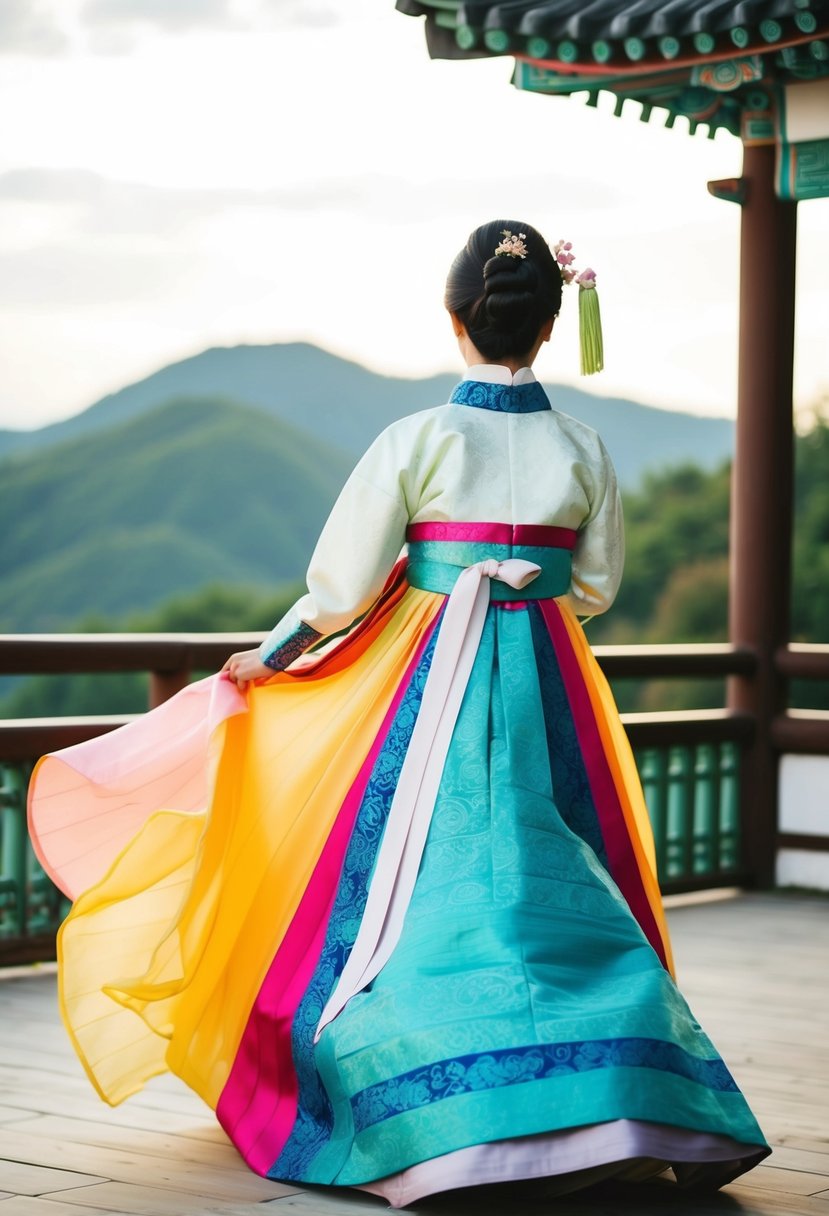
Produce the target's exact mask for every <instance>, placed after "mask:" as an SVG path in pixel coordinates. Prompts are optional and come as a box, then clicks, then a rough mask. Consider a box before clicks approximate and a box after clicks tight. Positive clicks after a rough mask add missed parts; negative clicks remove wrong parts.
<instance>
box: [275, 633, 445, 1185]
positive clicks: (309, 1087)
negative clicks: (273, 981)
mask: <svg viewBox="0 0 829 1216" xmlns="http://www.w3.org/2000/svg"><path fill="white" fill-rule="evenodd" d="M439 628H440V622H438V625H437V627H436V628H435V629H434V631H433V633H432V636H431V638H430V640H429V643H428V645H427V646H426V648H425V650H424V652H423V655H422V657H421V659H420V662H419V664H418V666H417V668H416V670H415V673H414V675H413V676H412V679H411V681H410V683H409V687H408V689H407V690H406V693H405V695H404V697H403V700H402V702H401V704H400V707H399V709H398V711H397V713H396V714H395V716H394V720H393V722H392V724H391V727H390V728H389V733H388V735H387V736H386V740H385V742H384V744H383V747H382V749H381V751H380V754H379V755H378V757H377V760H376V761H375V764H374V768H373V769H372V772H371V776H370V778H369V781H368V785H367V786H366V791H365V794H364V795H363V800H362V802H361V804H360V809H359V811H358V812H357V818H356V821H355V824H354V830H353V832H352V836H351V840H350V842H349V845H348V849H347V850H346V855H345V860H344V862H343V870H342V875H341V876H340V883H339V886H338V888H337V894H336V898H335V901H334V907H333V909H332V911H331V918H330V920H329V922H328V930H327V933H326V937H325V943H324V945H323V948H322V952H321V954H320V958H319V961H318V963H317V966H316V968H315V970H314V974H313V976H312V977H311V982H310V984H309V985H308V988H307V991H306V992H305V995H304V996H303V998H302V1001H301V1002H300V1004H299V1007H298V1008H297V1011H296V1014H295V1016H294V1022H293V1028H292V1033H291V1041H292V1054H293V1060H294V1068H295V1070H296V1075H297V1082H298V1087H299V1098H298V1104H297V1118H296V1122H295V1124H294V1127H293V1130H292V1131H291V1135H290V1136H289V1138H288V1140H287V1141H286V1143H285V1146H284V1148H283V1149H282V1152H281V1153H280V1155H279V1157H278V1158H277V1160H276V1162H275V1163H274V1165H273V1166H272V1168H271V1169H270V1170H269V1171H268V1174H269V1176H270V1177H271V1178H294V1179H301V1178H303V1177H304V1176H305V1174H306V1171H307V1169H308V1166H309V1164H310V1163H311V1162H312V1161H313V1159H314V1157H315V1156H316V1155H317V1153H318V1152H319V1150H320V1149H321V1148H322V1147H323V1146H324V1145H325V1144H326V1143H327V1142H328V1140H329V1138H330V1136H331V1131H332V1128H333V1125H334V1112H333V1110H332V1107H331V1101H330V1099H329V1096H328V1093H327V1092H326V1089H325V1087H324V1085H323V1083H322V1080H321V1078H320V1075H319V1072H318V1070H317V1062H316V1057H315V1051H314V1034H315V1032H316V1028H317V1025H318V1023H319V1020H320V1016H321V1014H322V1011H323V1009H324V1007H325V1005H326V1002H327V1001H328V998H329V996H330V995H331V993H332V991H333V989H334V985H335V983H336V982H337V979H338V978H339V976H340V975H341V973H342V970H343V967H344V966H345V964H346V962H347V960H348V956H349V954H350V953H351V948H352V946H353V945H354V941H355V939H356V936H357V930H358V929H359V927H360V921H361V920H362V916H363V911H364V909H365V905H366V899H367V896H368V886H369V878H370V876H371V872H372V869H373V866H374V861H375V858H376V856H377V850H378V849H379V847H380V842H381V840H382V838H383V831H384V829H385V826H386V819H387V817H388V813H389V810H390V808H391V803H392V798H393V797H394V791H395V788H396V786H397V781H398V778H399V776H400V769H401V767H402V765H403V758H404V756H405V755H406V750H407V748H408V746H409V741H410V739H411V737H412V731H413V729H414V725H415V722H416V720H417V714H418V711H419V709H420V702H421V699H422V697H423V688H424V685H425V683H426V677H427V675H428V674H429V668H430V667H431V663H432V656H433V654H434V649H435V643H436V642H437V636H438V632H439Z"/></svg>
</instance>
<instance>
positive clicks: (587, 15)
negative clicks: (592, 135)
mask: <svg viewBox="0 0 829 1216" xmlns="http://www.w3.org/2000/svg"><path fill="white" fill-rule="evenodd" d="M397 8H398V9H399V10H400V11H401V12H403V13H407V14H409V15H411V16H425V18H426V38H427V45H428V48H429V53H430V54H431V56H432V57H433V58H439V59H465V58H480V57H487V56H493V55H511V56H513V57H514V59H515V74H514V77H513V83H514V84H516V85H517V86H518V87H519V88H522V89H529V90H531V91H534V92H542V93H554V94H556V93H557V94H567V93H575V92H580V91H586V92H587V93H588V94H589V100H590V101H591V102H592V103H593V104H595V103H596V101H597V100H598V96H599V93H600V92H601V91H603V90H604V91H608V92H611V93H614V94H615V95H616V98H617V102H616V112H617V113H621V109H622V107H623V105H624V102H625V100H626V99H627V98H630V99H633V100H636V101H639V102H641V104H642V107H643V109H642V113H641V117H642V118H643V119H645V120H647V119H648V118H649V117H650V113H651V110H652V108H653V107H654V106H659V107H662V108H664V109H666V110H667V111H668V115H669V116H668V123H669V124H672V123H673V121H674V120H675V118H676V117H677V116H678V115H685V116H687V118H688V119H689V121H690V129H691V131H692V132H693V131H695V130H696V128H697V126H698V125H699V124H700V123H703V124H705V125H706V126H707V128H708V132H709V134H711V135H713V134H714V133H715V132H716V130H717V129H718V128H721V127H724V128H726V129H727V130H729V131H732V132H733V133H734V134H735V135H739V134H741V133H742V134H743V135H745V133H746V121H747V120H748V122H749V126H750V124H751V120H752V117H754V118H755V119H756V123H757V125H758V126H759V127H762V125H763V123H764V122H765V121H766V118H765V117H764V116H767V115H768V113H769V111H770V110H771V109H772V107H773V100H774V97H773V95H774V92H775V90H779V89H781V88H783V87H784V86H785V85H787V84H791V83H795V82H801V81H813V80H817V79H820V78H822V77H826V76H829V0H592V3H591V2H590V0H587V3H584V2H583V0H548V2H546V3H545V2H543V0H502V2H501V3H492V2H491V0H397Z"/></svg>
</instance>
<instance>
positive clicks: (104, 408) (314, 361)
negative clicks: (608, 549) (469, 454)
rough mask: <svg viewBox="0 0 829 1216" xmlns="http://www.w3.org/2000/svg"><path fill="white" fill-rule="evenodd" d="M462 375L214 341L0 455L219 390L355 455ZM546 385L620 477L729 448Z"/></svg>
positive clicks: (726, 427)
mask: <svg viewBox="0 0 829 1216" xmlns="http://www.w3.org/2000/svg"><path fill="white" fill-rule="evenodd" d="M458 378H459V377H458V375H457V374H451V373H447V374H444V375H439V376H432V377H429V378H427V379H423V380H408V379H403V378H396V377H392V376H381V375H378V374H377V373H375V372H371V371H369V370H368V369H366V368H364V367H362V366H360V364H358V363H353V362H350V361H348V360H346V359H341V358H339V357H338V356H336V355H332V354H330V353H329V352H327V351H324V350H320V349H319V347H316V346H311V345H309V344H307V343H302V342H298V343H275V344H273V345H268V346H234V347H212V348H211V349H209V350H206V351H203V352H202V353H201V354H198V355H194V356H193V357H192V358H189V359H183V360H181V361H180V362H177V363H172V364H170V365H169V366H168V367H164V368H161V370H160V371H157V372H154V373H153V374H152V375H151V376H147V377H146V378H145V379H143V380H139V381H138V382H137V383H135V384H131V385H128V386H127V387H126V388H123V389H121V390H120V391H119V392H116V393H111V394H110V395H109V396H107V397H103V398H102V399H101V400H100V401H97V402H96V403H95V404H94V405H91V406H90V407H89V408H88V409H86V410H84V411H83V412H82V413H80V414H76V415H75V416H74V417H73V418H68V419H66V420H64V421H62V422H56V423H53V424H52V425H51V426H46V427H42V428H40V429H39V430H34V431H8V430H6V431H0V457H2V456H4V455H11V454H22V453H31V452H34V451H37V450H43V449H44V448H46V447H49V446H50V445H53V444H55V443H56V442H62V441H64V440H67V439H76V438H80V437H81V436H92V435H94V434H96V433H98V432H100V431H101V430H103V429H105V428H107V427H112V426H114V425H116V424H118V423H125V422H128V421H129V420H131V419H137V418H139V417H140V416H142V415H144V414H146V413H147V411H149V410H153V409H156V408H157V407H158V406H160V405H162V404H163V403H165V402H167V401H170V400H171V399H175V398H181V397H198V398H208V397H209V398H215V397H225V398H228V399H231V400H233V401H236V402H240V403H244V404H246V405H248V406H252V407H253V408H255V409H259V410H262V411H264V412H265V413H267V414H268V415H270V416H271V417H273V418H276V419H279V420H281V421H282V422H285V423H287V424H289V425H290V426H291V427H294V428H298V429H300V430H302V431H303V432H304V433H305V434H307V435H308V436H310V437H311V438H312V439H316V437H318V436H320V435H322V436H324V437H325V440H326V442H327V443H329V444H332V445H334V446H336V447H339V448H341V449H342V450H343V451H344V452H348V453H350V455H351V459H352V463H353V458H354V457H356V456H357V455H359V454H360V453H361V452H362V451H363V450H364V449H365V448H366V447H367V446H368V444H369V443H370V442H371V440H372V439H373V438H374V436H375V435H377V434H378V433H379V432H380V431H381V430H382V429H383V428H384V427H385V426H388V424H389V423H390V422H393V421H394V420H395V419H397V418H401V417H403V415H405V414H410V413H413V412H414V411H416V410H421V409H428V408H429V407H431V406H434V405H440V404H442V403H443V402H445V401H446V400H447V398H448V396H449V393H450V391H451V389H452V386H453V385H454V384H455V382H456V381H457V380H458ZM547 388H548V391H549V393H550V398H551V400H552V403H553V406H554V408H555V409H558V410H561V411H562V412H563V413H565V414H572V415H573V416H574V417H576V418H580V419H581V420H582V421H583V422H586V423H587V424H588V426H592V427H594V428H595V429H596V430H598V431H599V433H600V434H601V435H602V437H603V439H604V441H605V443H606V444H607V447H608V449H609V451H610V453H611V455H612V457H613V460H614V462H615V464H616V467H617V470H618V472H619V477H620V480H621V482H622V484H623V485H624V486H627V487H631V488H632V487H635V486H637V485H638V484H639V482H640V480H641V476H642V473H643V472H644V471H645V470H646V469H652V468H662V467H664V466H665V465H668V464H676V463H680V462H683V461H693V462H694V463H696V464H698V465H700V466H701V467H702V468H706V469H710V468H713V467H715V466H716V465H717V464H719V463H721V462H722V461H723V460H725V459H727V458H728V457H729V456H730V455H731V452H732V449H733V436H734V428H733V423H732V422H730V421H728V420H727V419H723V418H703V417H697V416H696V415H692V414H684V413H678V412H676V411H673V410H660V409H655V408H653V407H650V406H644V405H640V404H637V403H636V402H633V401H626V400H624V399H621V398H609V397H601V396H594V395H593V394H592V393H585V392H582V391H581V390H579V389H575V388H570V387H569V386H566V385H547Z"/></svg>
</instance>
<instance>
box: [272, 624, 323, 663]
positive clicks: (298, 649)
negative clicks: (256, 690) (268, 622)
mask: <svg viewBox="0 0 829 1216" xmlns="http://www.w3.org/2000/svg"><path fill="white" fill-rule="evenodd" d="M322 636H323V635H322V634H321V633H317V631H316V629H312V627H311V626H310V625H306V624H305V622H304V621H301V620H300V619H299V617H298V616H297V615H296V613H295V612H294V610H293V609H291V611H290V612H288V613H286V615H285V616H284V617H283V618H282V620H281V621H280V622H279V624H278V625H277V626H276V627H275V628H274V629H272V630H271V632H270V633H269V634H268V636H267V637H266V638H265V640H264V642H263V643H262V645H261V646H260V647H259V658H260V659H261V660H262V662H263V663H264V664H265V666H266V667H270V668H272V670H273V671H284V670H285V668H286V667H288V666H289V665H290V664H291V663H293V661H294V659H298V658H299V656H300V655H301V654H304V653H305V651H306V650H307V649H308V647H309V646H313V644H314V642H318V641H319V639H320V638H321V637H322Z"/></svg>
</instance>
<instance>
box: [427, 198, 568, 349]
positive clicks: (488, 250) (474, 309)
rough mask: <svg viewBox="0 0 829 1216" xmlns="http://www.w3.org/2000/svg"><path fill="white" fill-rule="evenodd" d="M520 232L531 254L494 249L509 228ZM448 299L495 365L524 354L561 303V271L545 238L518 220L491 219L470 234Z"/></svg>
mask: <svg viewBox="0 0 829 1216" xmlns="http://www.w3.org/2000/svg"><path fill="white" fill-rule="evenodd" d="M505 231H509V232H510V233H517V234H518V238H519V241H520V242H521V248H520V249H519V248H518V246H515V245H514V246H512V247H513V248H516V249H518V253H519V255H520V253H521V251H522V250H526V257H521V256H517V257H516V256H510V254H509V253H508V252H507V251H506V249H505V250H504V252H503V253H500V254H497V255H496V253H495V250H496V249H498V248H499V247H501V246H503V245H504V244H505V243H506V238H505V237H504V232H505ZM443 302H444V304H445V305H446V307H447V308H448V309H449V311H450V312H451V313H454V314H455V315H456V316H457V317H458V318H459V319H460V321H461V323H462V324H463V325H464V327H465V328H466V332H467V333H468V334H469V337H470V338H471V339H472V342H473V345H474V346H475V348H476V349H477V350H478V351H480V353H481V354H482V355H483V356H484V358H485V359H486V360H487V361H488V362H490V363H498V362H500V361H501V360H503V359H507V358H510V359H511V358H523V357H524V356H525V355H527V354H528V353H529V352H530V351H531V350H532V349H533V345H534V343H535V342H536V341H537V340H538V335H539V332H540V330H541V326H542V325H544V323H545V322H546V321H549V320H551V318H554V317H556V316H557V315H558V310H559V308H560V307H561V272H560V269H559V266H558V263H557V262H556V260H555V257H554V256H553V254H552V251H551V250H550V247H549V245H548V244H547V242H546V241H545V240H544V237H543V236H542V235H541V233H540V232H538V230H537V229H536V228H533V227H532V226H531V225H529V224H526V223H524V222H523V221H519V220H514V219H499V220H490V222H489V223H488V224H482V225H481V226H480V228H476V229H475V231H474V232H472V233H470V235H469V239H468V240H467V242H466V245H465V246H464V248H463V249H462V250H461V251H460V253H459V254H458V255H457V257H456V258H455V259H454V261H453V262H452V265H451V267H450V268H449V275H448V277H447V279H446V291H445V293H444V297H443Z"/></svg>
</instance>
